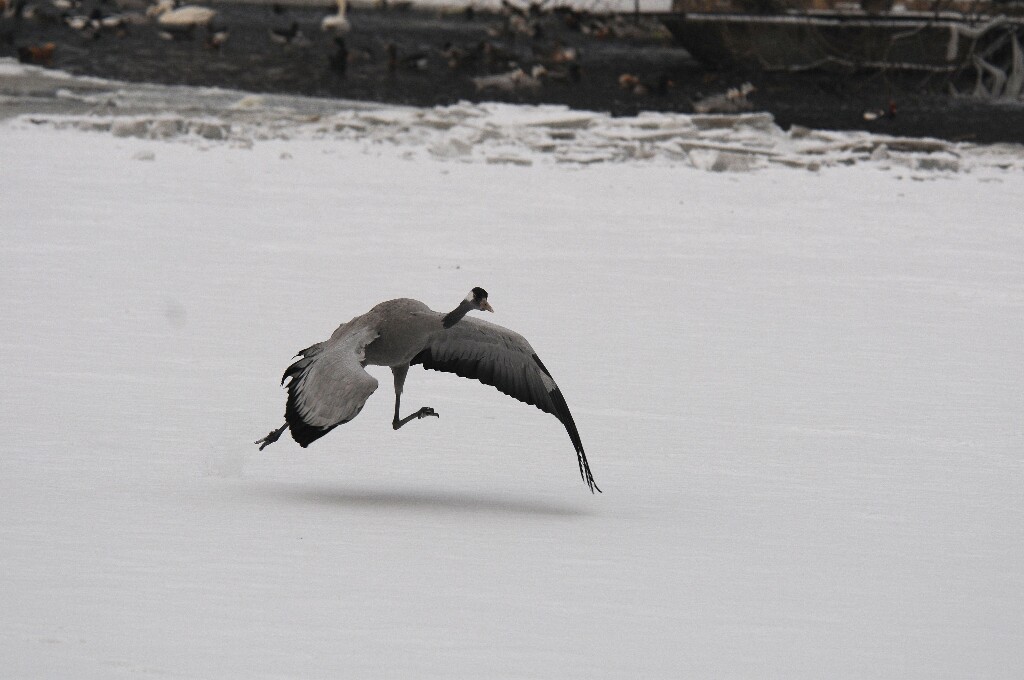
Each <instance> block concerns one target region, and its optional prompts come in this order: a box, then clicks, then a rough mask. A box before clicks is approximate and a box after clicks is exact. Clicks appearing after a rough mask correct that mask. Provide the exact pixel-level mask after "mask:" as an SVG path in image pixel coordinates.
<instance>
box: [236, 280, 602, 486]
mask: <svg viewBox="0 0 1024 680" xmlns="http://www.w3.org/2000/svg"><path fill="white" fill-rule="evenodd" d="M472 310H484V311H490V312H493V311H494V310H493V309H492V308H491V306H490V304H489V303H488V302H487V291H485V290H483V289H482V288H474V289H473V290H472V291H470V293H469V295H467V296H466V298H465V299H464V300H463V301H462V302H461V303H459V306H458V307H456V308H455V309H454V310H452V311H451V312H449V313H447V314H442V313H440V312H435V311H433V310H432V309H430V308H429V307H427V306H426V305H425V304H423V303H422V302H419V301H418V300H410V299H408V298H399V299H397V300H388V301H387V302H381V303H380V304H378V305H376V306H375V307H373V309H371V310H370V311H368V312H367V313H365V314H362V315H360V316H357V317H355V318H354V319H352V320H351V321H349V322H347V323H344V324H342V325H341V326H339V327H338V329H337V330H336V331H334V333H333V334H332V335H331V337H330V339H329V340H327V341H325V342H321V343H317V344H315V345H313V346H311V347H307V348H306V349H304V350H302V351H301V352H299V354H298V355H296V356H297V357H298V360H297V361H295V362H294V363H292V365H291V366H289V367H288V369H287V370H286V371H285V373H284V376H283V377H282V379H281V383H282V384H284V382H285V381H288V385H287V389H288V401H287V404H286V407H285V424H284V425H282V426H281V427H280V428H278V429H276V430H273V431H272V432H270V434H268V435H267V436H266V437H264V438H263V439H261V440H259V441H257V442H256V443H257V444H260V449H261V450H262V449H263V448H265V447H267V446H269V445H270V444H273V443H274V442H275V441H277V440H278V438H280V436H281V434H282V433H283V432H284V430H285V429H290V430H291V434H292V438H293V439H295V441H296V442H298V444H299V445H300V446H302V447H306V446H309V444H311V443H312V442H314V441H316V440H317V439H319V438H320V437H323V436H324V435H325V434H327V433H328V432H330V431H331V430H333V429H334V428H335V427H337V426H338V425H341V424H343V423H347V422H348V421H350V420H352V419H353V418H355V417H356V416H357V415H358V414H359V412H360V411H361V410H362V408H363V405H364V404H365V403H366V400H367V399H368V398H369V397H370V395H371V394H373V393H374V391H375V390H376V389H377V385H378V383H377V380H376V379H375V378H374V377H373V376H371V375H370V374H369V373H367V372H366V370H365V368H364V367H365V366H366V365H368V364H369V365H373V366H388V367H390V368H391V371H392V373H393V375H394V384H395V414H394V419H393V421H392V427H393V428H394V429H396V430H397V429H399V428H401V427H402V426H403V425H405V424H406V423H408V422H409V421H411V420H414V419H415V420H418V419H421V418H426V417H429V416H434V417H438V414H437V413H436V412H435V411H434V410H433V409H432V408H430V407H426V406H425V407H423V408H421V409H420V410H419V411H415V412H413V413H412V414H410V415H408V416H406V417H405V418H400V417H399V405H400V403H401V396H402V388H403V386H404V385H405V377H406V375H407V373H408V371H409V367H410V366H414V365H417V364H419V365H422V366H423V367H424V368H426V369H430V370H435V371H445V372H448V373H454V374H456V375H459V376H462V377H464V378H473V379H476V380H479V381H480V382H482V383H484V384H486V385H492V386H493V387H495V388H497V389H498V390H500V391H501V392H504V393H505V394H507V395H509V396H511V397H514V398H516V399H518V400H520V401H522V402H525V403H527V404H532V405H534V406H536V407H537V408H539V409H541V410H542V411H545V412H546V413H551V414H552V415H554V416H555V417H557V418H558V419H559V420H560V421H561V422H562V424H563V425H564V426H565V429H566V431H567V432H568V433H569V438H570V439H571V440H572V443H573V448H575V450H576V456H577V462H578V464H579V470H580V476H581V477H582V478H583V481H584V482H585V483H586V484H587V486H589V487H590V490H591V492H593V491H595V490H596V491H600V490H601V489H599V488H598V487H597V485H596V484H595V483H594V477H593V475H591V473H590V466H589V464H588V463H587V457H586V454H585V453H584V451H583V443H582V441H581V440H580V435H579V432H578V431H577V429H576V423H575V422H574V421H573V418H572V414H571V413H570V412H569V407H568V405H567V404H566V403H565V398H564V397H563V396H562V392H561V390H559V388H558V385H557V384H556V383H555V381H554V379H553V378H552V377H551V374H550V373H549V372H548V370H547V368H546V367H545V366H544V364H543V363H542V362H541V360H540V358H539V357H538V356H537V353H536V352H535V351H534V350H533V347H531V346H530V343H529V342H527V340H526V338H524V337H523V336H521V335H519V334H518V333H515V332H513V331H510V330H508V329H507V328H502V327H501V326H498V325H496V324H493V323H488V322H487V321H483V320H481V319H477V318H471V317H467V316H466V313H467V312H469V311H472Z"/></svg>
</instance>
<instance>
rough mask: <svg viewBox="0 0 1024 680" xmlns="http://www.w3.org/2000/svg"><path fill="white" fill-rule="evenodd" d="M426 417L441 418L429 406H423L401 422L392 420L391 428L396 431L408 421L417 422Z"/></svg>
mask: <svg viewBox="0 0 1024 680" xmlns="http://www.w3.org/2000/svg"><path fill="white" fill-rule="evenodd" d="M427 416H434V417H435V418H440V417H441V415H440V414H439V413H438V412H437V411H435V410H434V409H432V408H430V407H429V406H424V407H423V408H421V409H420V410H419V411H416V412H415V413H410V414H409V415H407V416H406V417H404V418H402V419H401V420H397V419H396V420H392V421H391V427H392V428H394V429H396V430H397V429H398V428H400V427H402V426H403V425H405V424H406V423H407V422H409V421H410V420H419V419H420V418H426V417H427Z"/></svg>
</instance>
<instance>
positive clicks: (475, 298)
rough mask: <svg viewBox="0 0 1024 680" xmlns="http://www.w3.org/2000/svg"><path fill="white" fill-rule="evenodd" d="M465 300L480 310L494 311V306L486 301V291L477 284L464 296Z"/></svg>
mask: <svg viewBox="0 0 1024 680" xmlns="http://www.w3.org/2000/svg"><path fill="white" fill-rule="evenodd" d="M466 302H468V303H470V305H472V307H473V309H479V310H480V311H482V312H493V311H494V308H493V307H491V305H490V304H489V303H488V302H487V291H486V290H484V289H483V288H480V287H479V286H477V287H476V288H474V289H473V290H471V291H469V295H467V296H466Z"/></svg>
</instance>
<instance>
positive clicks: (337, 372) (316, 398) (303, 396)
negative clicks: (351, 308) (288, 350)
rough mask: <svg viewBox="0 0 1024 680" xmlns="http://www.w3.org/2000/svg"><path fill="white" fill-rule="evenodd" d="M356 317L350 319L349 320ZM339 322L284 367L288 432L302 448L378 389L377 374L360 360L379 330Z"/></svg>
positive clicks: (355, 411)
mask: <svg viewBox="0 0 1024 680" xmlns="http://www.w3.org/2000/svg"><path fill="white" fill-rule="evenodd" d="M353 321H354V320H353ZM346 325H352V328H349V329H346V328H345V326H342V327H341V328H339V329H338V330H337V331H335V332H334V335H332V336H331V339H330V340H328V341H326V342H321V343H317V344H316V345H313V346H312V347H307V348H306V349H304V350H302V351H301V352H299V353H298V354H297V355H296V356H299V357H302V358H301V359H299V360H298V361H296V362H295V363H293V364H292V365H291V366H289V367H288V370H286V371H285V372H284V376H283V377H282V378H281V384H284V381H285V380H288V379H289V378H291V381H290V382H289V383H288V405H287V406H286V407H285V411H284V417H285V420H286V421H287V423H288V426H289V428H290V429H291V431H292V438H293V439H294V440H295V441H296V442H298V443H299V445H300V446H302V447H303V448H305V447H307V446H309V445H310V444H311V443H312V442H314V441H316V440H317V439H319V438H320V437H323V436H324V435H325V434H327V433H328V432H330V431H331V430H333V429H334V428H335V427H337V426H338V425H341V424H342V423H347V422H348V421H350V420H352V419H353V418H355V417H356V416H357V415H359V411H361V410H362V408H363V404H365V403H366V400H367V399H369V398H370V395H371V394H373V392H374V390H376V389H377V380H376V378H374V377H373V376H372V375H370V374H369V373H367V372H366V370H365V369H364V368H363V365H362V361H363V359H364V358H365V350H366V346H367V345H368V344H370V343H371V342H373V340H374V339H376V337H377V331H376V330H374V329H372V328H367V327H366V326H362V327H358V326H357V325H356V324H353V323H352V322H349V324H346Z"/></svg>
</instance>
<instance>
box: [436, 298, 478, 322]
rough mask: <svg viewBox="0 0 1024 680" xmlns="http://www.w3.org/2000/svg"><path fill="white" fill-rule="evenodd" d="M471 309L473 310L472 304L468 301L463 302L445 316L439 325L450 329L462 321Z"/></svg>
mask: <svg viewBox="0 0 1024 680" xmlns="http://www.w3.org/2000/svg"><path fill="white" fill-rule="evenodd" d="M471 309H473V303H472V302H470V301H469V300H463V301H462V302H460V303H459V306H458V307H456V308H455V309H453V310H452V311H450V312H448V313H447V314H445V316H444V319H443V320H442V321H441V325H443V326H444V327H445V328H451V327H452V326H454V325H455V324H457V323H458V322H459V321H460V320H462V317H464V316H466V313H467V312H468V311H469V310H471Z"/></svg>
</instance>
